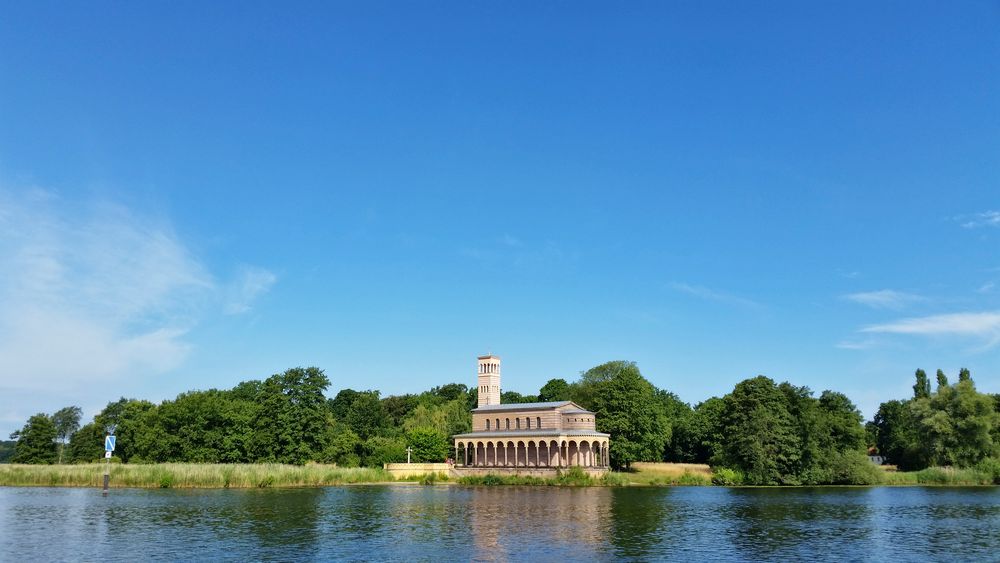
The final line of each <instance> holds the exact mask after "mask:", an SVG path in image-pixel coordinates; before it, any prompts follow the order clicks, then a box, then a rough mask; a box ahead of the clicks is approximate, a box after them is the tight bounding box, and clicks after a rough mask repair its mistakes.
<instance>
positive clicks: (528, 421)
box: [524, 416, 531, 430]
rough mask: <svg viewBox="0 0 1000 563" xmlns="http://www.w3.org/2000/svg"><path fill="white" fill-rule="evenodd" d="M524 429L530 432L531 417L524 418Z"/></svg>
mask: <svg viewBox="0 0 1000 563" xmlns="http://www.w3.org/2000/svg"><path fill="white" fill-rule="evenodd" d="M524 427H525V428H527V429H528V430H531V417H530V416H526V417H524Z"/></svg>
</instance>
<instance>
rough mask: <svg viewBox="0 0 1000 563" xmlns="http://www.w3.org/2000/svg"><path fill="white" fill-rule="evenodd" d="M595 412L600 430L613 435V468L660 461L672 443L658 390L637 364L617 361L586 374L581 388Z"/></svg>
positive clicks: (611, 457) (582, 377) (580, 385)
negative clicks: (664, 451) (668, 444)
mask: <svg viewBox="0 0 1000 563" xmlns="http://www.w3.org/2000/svg"><path fill="white" fill-rule="evenodd" d="M578 387H579V388H581V391H582V392H581V395H582V396H584V397H586V398H587V400H588V401H589V404H588V405H583V406H586V407H587V408H589V409H590V410H592V411H594V414H595V415H596V417H597V429H598V430H599V431H601V432H607V433H608V434H610V435H611V452H610V461H611V465H612V466H613V467H616V468H627V467H629V466H630V465H631V464H632V462H635V461H659V460H660V459H661V458H662V456H663V450H664V447H665V446H666V444H667V443H668V442H669V441H670V437H671V432H670V423H669V421H668V420H667V416H666V413H665V412H664V409H663V405H662V404H661V403H660V402H659V401H658V400H657V397H656V388H655V387H653V385H652V384H651V383H650V382H649V381H647V380H646V379H645V378H644V377H643V376H642V374H641V373H640V372H639V368H638V367H636V365H635V362H627V361H614V362H608V363H605V364H601V365H599V366H597V367H594V368H591V369H590V370H587V371H586V372H585V373H584V374H583V375H582V376H581V378H580V383H579V385H578Z"/></svg>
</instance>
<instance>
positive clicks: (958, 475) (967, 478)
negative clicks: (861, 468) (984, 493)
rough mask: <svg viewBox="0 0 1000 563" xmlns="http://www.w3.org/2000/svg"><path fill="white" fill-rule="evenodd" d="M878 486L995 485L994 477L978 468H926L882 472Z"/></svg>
mask: <svg viewBox="0 0 1000 563" xmlns="http://www.w3.org/2000/svg"><path fill="white" fill-rule="evenodd" d="M880 478H881V482H880V483H879V484H880V485H895V486H899V485H946V486H953V487H956V486H978V485H993V484H995V483H997V482H998V481H997V479H996V477H995V476H994V475H993V474H992V473H991V472H989V471H986V470H983V469H980V468H970V469H956V468H953V467H928V468H927V469H921V470H920V471H884V472H883V473H882V475H881V477H880Z"/></svg>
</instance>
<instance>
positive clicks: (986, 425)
mask: <svg viewBox="0 0 1000 563" xmlns="http://www.w3.org/2000/svg"><path fill="white" fill-rule="evenodd" d="M915 377H916V382H915V383H914V385H913V397H912V398H910V399H907V400H894V401H887V402H885V403H882V404H881V405H880V406H879V409H878V412H877V413H876V414H875V417H874V419H873V420H872V421H871V422H869V423H868V425H867V428H868V434H869V436H870V440H869V441H870V442H871V443H872V444H873V445H874V447H875V448H876V449H877V451H878V452H879V453H880V454H881V455H883V456H885V458H886V459H887V460H888V461H889V462H890V463H894V464H896V465H898V466H899V468H900V469H904V470H918V469H923V468H926V467H934V466H954V467H974V466H977V465H980V464H983V463H991V462H990V461H989V460H990V459H991V458H992V459H994V460H995V459H996V458H997V457H998V453H1000V452H998V449H1000V448H998V445H1000V394H998V395H989V394H986V393H980V392H979V391H977V390H976V385H975V383H974V382H973V381H972V375H971V374H970V373H969V370H967V369H962V370H960V371H959V373H958V382H956V383H954V384H950V383H949V382H948V377H947V375H945V373H944V372H943V371H941V370H938V371H937V377H936V379H937V386H936V388H935V389H933V390H932V388H931V387H932V385H931V382H930V379H929V378H928V377H927V374H926V373H925V372H924V370H922V369H918V370H917V372H916V374H915ZM992 463H1000V462H995V461H994V462H992Z"/></svg>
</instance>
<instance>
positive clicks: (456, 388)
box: [431, 383, 469, 402]
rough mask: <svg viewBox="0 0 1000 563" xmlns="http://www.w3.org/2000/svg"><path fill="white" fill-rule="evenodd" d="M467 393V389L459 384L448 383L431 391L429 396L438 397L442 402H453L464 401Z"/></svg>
mask: <svg viewBox="0 0 1000 563" xmlns="http://www.w3.org/2000/svg"><path fill="white" fill-rule="evenodd" d="M468 393H469V388H468V386H466V385H463V384H461V383H448V384H445V385H441V386H439V387H434V388H433V389H431V394H432V395H435V396H437V397H440V398H441V400H442V401H445V402H447V401H454V400H456V399H465V397H466V395H467V394H468Z"/></svg>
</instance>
